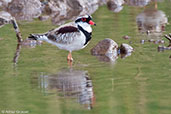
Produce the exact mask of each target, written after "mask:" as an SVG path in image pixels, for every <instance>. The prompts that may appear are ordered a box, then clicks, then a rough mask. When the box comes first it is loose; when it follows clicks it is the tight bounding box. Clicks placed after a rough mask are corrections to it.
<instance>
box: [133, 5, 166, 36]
mask: <svg viewBox="0 0 171 114" xmlns="http://www.w3.org/2000/svg"><path fill="white" fill-rule="evenodd" d="M136 22H137V26H138V30H139V31H140V32H141V33H147V34H153V35H155V36H159V35H161V33H162V32H163V31H164V30H165V26H166V24H167V23H168V18H167V17H166V14H165V13H164V12H163V11H161V10H157V3H155V7H154V8H147V9H145V10H144V11H143V12H142V13H140V14H139V15H138V16H137V17H136Z"/></svg>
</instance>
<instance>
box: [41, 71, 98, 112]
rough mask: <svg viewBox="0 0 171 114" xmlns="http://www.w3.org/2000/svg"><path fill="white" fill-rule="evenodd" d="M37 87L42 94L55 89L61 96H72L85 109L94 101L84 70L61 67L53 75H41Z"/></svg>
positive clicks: (90, 84) (90, 106)
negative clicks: (61, 68)
mask: <svg viewBox="0 0 171 114" xmlns="http://www.w3.org/2000/svg"><path fill="white" fill-rule="evenodd" d="M39 87H40V88H41V90H42V92H43V93H44V94H46V95H47V94H49V92H50V91H52V90H57V92H59V94H60V95H62V97H65V98H74V99H76V100H77V101H78V102H79V103H80V104H81V105H83V106H84V107H85V108H86V109H92V108H93V105H94V103H95V96H94V92H93V86H92V80H91V79H90V78H89V76H88V74H87V72H86V71H82V70H74V69H72V68H70V69H63V70H61V71H60V72H58V73H57V74H54V75H43V74H42V75H41V76H40V78H39Z"/></svg>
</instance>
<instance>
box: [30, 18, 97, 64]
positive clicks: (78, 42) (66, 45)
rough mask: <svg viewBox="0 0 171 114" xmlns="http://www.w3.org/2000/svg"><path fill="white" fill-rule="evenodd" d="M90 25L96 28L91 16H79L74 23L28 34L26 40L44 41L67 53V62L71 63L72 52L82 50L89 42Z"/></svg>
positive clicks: (90, 35) (90, 34)
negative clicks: (40, 32)
mask: <svg viewBox="0 0 171 114" xmlns="http://www.w3.org/2000/svg"><path fill="white" fill-rule="evenodd" d="M91 25H94V26H96V24H95V22H93V21H92V16H91V15H84V16H79V17H77V18H76V20H75V22H70V23H68V24H64V25H61V26H60V27H58V28H56V29H52V30H50V31H48V32H46V33H43V34H30V36H29V37H28V38H29V39H34V40H40V41H46V42H48V43H50V44H53V45H55V46H57V47H58V48H59V49H62V50H67V51H69V53H68V56H67V60H68V61H71V62H72V61H73V58H72V51H76V50H80V49H83V48H84V47H86V46H87V44H88V43H89V41H90V40H91V38H92V28H91Z"/></svg>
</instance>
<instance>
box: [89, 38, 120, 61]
mask: <svg viewBox="0 0 171 114" xmlns="http://www.w3.org/2000/svg"><path fill="white" fill-rule="evenodd" d="M117 50H118V44H117V43H116V42H115V41H113V40H112V39H109V38H106V39H104V40H102V41H100V42H99V43H98V44H97V45H96V46H95V47H94V48H92V49H91V54H92V55H94V56H97V57H98V58H99V59H100V60H102V61H106V62H109V61H115V60H116V59H117V55H118V54H117Z"/></svg>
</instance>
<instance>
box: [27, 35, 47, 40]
mask: <svg viewBox="0 0 171 114" xmlns="http://www.w3.org/2000/svg"><path fill="white" fill-rule="evenodd" d="M28 38H29V39H32V40H45V39H46V38H47V36H46V34H30V36H29V37H28Z"/></svg>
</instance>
